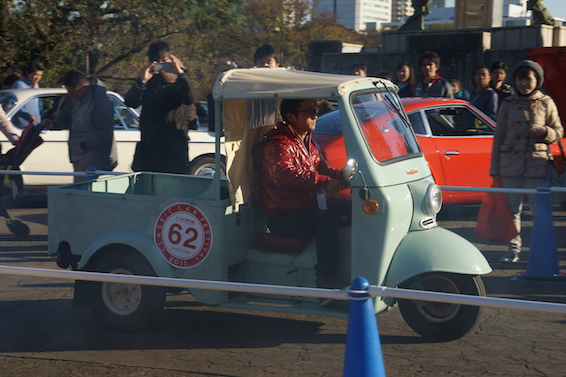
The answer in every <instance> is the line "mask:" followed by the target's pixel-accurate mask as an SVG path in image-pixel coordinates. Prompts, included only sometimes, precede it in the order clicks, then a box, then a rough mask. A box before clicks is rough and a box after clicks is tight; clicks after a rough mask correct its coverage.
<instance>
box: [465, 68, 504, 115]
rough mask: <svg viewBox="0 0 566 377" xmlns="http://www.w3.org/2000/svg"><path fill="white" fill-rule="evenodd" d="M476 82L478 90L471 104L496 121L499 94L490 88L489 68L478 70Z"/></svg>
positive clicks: (475, 76)
mask: <svg viewBox="0 0 566 377" xmlns="http://www.w3.org/2000/svg"><path fill="white" fill-rule="evenodd" d="M474 81H475V83H476V88H477V89H476V91H475V92H474V94H473V95H472V98H471V100H470V103H471V104H472V105H474V106H475V107H477V108H478V109H480V110H481V111H483V113H484V114H485V115H487V116H488V117H490V118H491V119H492V120H493V121H495V118H496V117H497V107H498V104H499V97H498V96H497V92H496V91H495V90H493V89H492V88H491V87H490V86H489V83H490V81H491V73H490V72H489V69H488V68H487V67H480V68H478V69H477V70H476V74H475V75H474Z"/></svg>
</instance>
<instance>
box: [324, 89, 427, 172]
mask: <svg viewBox="0 0 566 377" xmlns="http://www.w3.org/2000/svg"><path fill="white" fill-rule="evenodd" d="M352 106H353V109H354V114H355V116H356V118H357V121H358V124H359V125H360V126H361V129H362V132H363V135H364V137H365V140H366V143H367V145H368V146H369V149H370V150H371V152H372V154H373V156H374V157H375V158H376V159H377V160H378V161H380V162H384V161H388V160H391V159H394V158H398V157H403V156H407V155H411V154H416V153H420V149H419V145H418V143H417V141H416V139H415V137H414V135H413V133H412V131H411V128H410V126H409V124H408V123H406V122H405V121H404V120H403V118H401V115H400V114H399V112H398V111H397V110H396V107H397V108H399V107H400V106H401V104H400V102H399V101H398V100H397V97H396V96H395V95H394V94H390V93H371V94H360V95H355V96H354V97H353V98H352ZM314 132H315V133H317V134H326V135H339V134H341V133H342V123H341V120H340V115H339V112H338V111H333V112H331V113H329V114H325V115H323V116H321V117H320V118H319V119H318V120H317V123H316V130H315V131H314Z"/></svg>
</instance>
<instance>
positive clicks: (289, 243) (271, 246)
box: [254, 232, 309, 254]
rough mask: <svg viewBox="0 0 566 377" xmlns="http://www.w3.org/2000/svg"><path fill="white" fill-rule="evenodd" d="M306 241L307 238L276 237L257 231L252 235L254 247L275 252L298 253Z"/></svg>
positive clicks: (307, 241) (305, 244) (303, 247)
mask: <svg viewBox="0 0 566 377" xmlns="http://www.w3.org/2000/svg"><path fill="white" fill-rule="evenodd" d="M308 243H309V240H308V239H304V238H285V237H278V236H275V235H273V234H271V233H265V232H257V233H256V234H255V237H254V247H255V248H256V249H258V250H261V251H273V252H276V253H287V254H300V253H302V252H303V250H305V247H307V244H308Z"/></svg>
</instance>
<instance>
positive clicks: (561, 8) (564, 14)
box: [446, 0, 566, 20]
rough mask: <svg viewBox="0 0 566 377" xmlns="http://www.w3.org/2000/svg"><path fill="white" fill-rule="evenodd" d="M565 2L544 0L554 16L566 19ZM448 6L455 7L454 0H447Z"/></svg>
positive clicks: (561, 0)
mask: <svg viewBox="0 0 566 377" xmlns="http://www.w3.org/2000/svg"><path fill="white" fill-rule="evenodd" d="M564 3H565V0H543V4H544V6H545V7H546V8H548V10H549V11H550V14H551V15H552V16H554V17H558V18H562V19H564V20H566V4H564ZM446 6H447V7H453V6H454V0H446Z"/></svg>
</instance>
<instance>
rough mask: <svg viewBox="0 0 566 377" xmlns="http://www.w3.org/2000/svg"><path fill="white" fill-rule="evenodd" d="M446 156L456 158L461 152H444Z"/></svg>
mask: <svg viewBox="0 0 566 377" xmlns="http://www.w3.org/2000/svg"><path fill="white" fill-rule="evenodd" d="M444 154H445V155H446V156H456V155H459V154H460V152H459V151H444Z"/></svg>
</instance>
